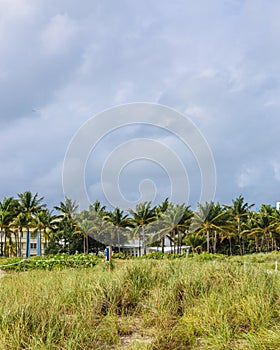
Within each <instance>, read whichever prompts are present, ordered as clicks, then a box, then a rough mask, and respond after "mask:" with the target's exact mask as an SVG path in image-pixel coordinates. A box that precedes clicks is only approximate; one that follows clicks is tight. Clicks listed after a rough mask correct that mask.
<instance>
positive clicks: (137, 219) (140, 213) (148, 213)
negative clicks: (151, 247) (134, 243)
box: [129, 202, 156, 256]
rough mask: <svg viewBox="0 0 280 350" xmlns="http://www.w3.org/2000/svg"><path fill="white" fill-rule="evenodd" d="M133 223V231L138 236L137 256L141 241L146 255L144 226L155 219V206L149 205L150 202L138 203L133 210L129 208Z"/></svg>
mask: <svg viewBox="0 0 280 350" xmlns="http://www.w3.org/2000/svg"><path fill="white" fill-rule="evenodd" d="M129 212H130V214H131V215H132V220H133V224H134V233H135V234H137V235H138V237H139V256H140V255H141V242H143V248H144V255H146V252H147V249H146V232H145V226H146V225H148V224H150V223H151V222H153V221H154V220H155V219H156V208H155V207H151V202H144V203H139V204H137V205H136V208H135V210H132V209H130V210H129Z"/></svg>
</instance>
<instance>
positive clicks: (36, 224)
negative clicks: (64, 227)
mask: <svg viewBox="0 0 280 350" xmlns="http://www.w3.org/2000/svg"><path fill="white" fill-rule="evenodd" d="M55 219H56V216H53V215H52V214H51V212H50V211H49V210H47V209H43V210H41V211H39V212H37V213H36V214H35V215H34V217H33V223H32V227H33V233H34V234H35V235H37V238H38V243H37V244H38V248H37V252H38V253H37V254H38V255H41V254H42V235H43V236H44V240H45V248H46V243H47V239H48V237H49V234H50V232H54V230H55V228H56V222H55Z"/></svg>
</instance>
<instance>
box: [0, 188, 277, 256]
mask: <svg viewBox="0 0 280 350" xmlns="http://www.w3.org/2000/svg"><path fill="white" fill-rule="evenodd" d="M0 230H1V233H0V238H1V241H0V245H1V251H0V255H2V256H18V257H20V256H22V253H23V252H21V237H22V236H23V234H24V233H25V232H30V233H31V235H32V234H34V233H37V232H40V237H42V240H43V241H44V243H45V244H46V245H48V248H47V250H46V253H47V254H56V253H67V254H75V252H80V253H81V252H84V253H89V252H95V253H97V252H98V251H100V250H103V249H104V247H105V245H107V244H110V245H113V247H114V250H115V251H119V250H120V247H121V245H122V244H124V243H126V242H127V241H128V240H129V239H132V238H138V239H139V241H140V244H141V245H142V247H143V250H144V253H145V251H146V247H147V246H149V245H151V244H153V245H155V244H156V245H157V246H158V247H159V249H160V250H161V251H162V252H164V249H165V239H166V237H168V238H169V240H170V242H171V245H172V251H171V252H172V253H181V252H182V249H181V247H182V245H190V246H191V247H192V250H193V251H194V252H202V251H206V252H208V253H222V254H228V255H237V254H239V255H244V254H247V253H252V252H270V251H274V250H277V249H279V246H280V212H279V211H278V210H276V208H274V207H272V206H270V205H262V206H261V207H260V209H259V210H258V211H257V212H256V211H254V210H253V204H248V203H246V202H245V200H244V198H243V197H241V196H240V197H238V198H236V199H235V200H233V201H232V204H231V205H221V204H220V203H214V202H210V203H207V202H206V203H204V204H201V203H199V204H198V206H197V209H196V210H192V209H191V208H190V207H189V206H187V205H185V204H174V203H170V202H169V201H168V199H166V200H165V201H164V202H163V203H162V204H161V205H158V206H154V207H153V206H152V205H151V203H150V202H146V203H140V204H138V205H136V207H135V208H134V209H131V210H129V211H128V212H127V213H125V212H124V211H122V210H120V209H119V208H115V209H114V210H113V211H110V210H107V209H106V207H105V206H102V205H101V203H100V202H99V201H96V202H95V203H93V204H92V205H90V207H89V208H88V209H87V210H82V211H80V212H78V205H77V203H76V202H75V201H73V200H71V199H69V198H65V201H64V202H60V204H59V205H58V206H55V207H54V208H53V210H52V211H51V210H50V209H48V208H47V207H46V205H45V204H44V203H43V197H41V198H40V197H39V196H38V194H35V195H33V194H32V193H31V192H30V191H26V192H24V193H22V194H19V195H18V198H13V197H10V198H4V199H3V200H2V201H1V202H0ZM3 233H4V234H3ZM3 237H4V238H3ZM40 244H41V243H40Z"/></svg>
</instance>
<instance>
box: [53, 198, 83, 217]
mask: <svg viewBox="0 0 280 350" xmlns="http://www.w3.org/2000/svg"><path fill="white" fill-rule="evenodd" d="M78 208H79V205H78V204H77V202H76V201H73V200H72V199H70V198H68V197H65V202H60V204H59V206H54V209H56V210H58V211H59V212H60V215H59V217H60V218H62V219H69V220H70V219H71V218H72V217H73V215H74V214H75V213H76V212H77V210H78Z"/></svg>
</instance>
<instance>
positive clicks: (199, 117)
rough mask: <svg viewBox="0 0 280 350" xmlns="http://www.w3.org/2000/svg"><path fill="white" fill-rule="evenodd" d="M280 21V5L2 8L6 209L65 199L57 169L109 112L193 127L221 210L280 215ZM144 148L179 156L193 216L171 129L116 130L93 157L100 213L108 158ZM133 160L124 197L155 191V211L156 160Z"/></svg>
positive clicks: (27, 0) (248, 1)
mask: <svg viewBox="0 0 280 350" xmlns="http://www.w3.org/2000/svg"><path fill="white" fill-rule="evenodd" d="M279 18H280V2H279V1H278V0H242V1H241V0H212V1H207V0H196V1H191V0H174V1H168V0H162V1H151V0H150V1H148V0H142V1H129V0H126V1H125V0H118V1H113V0H110V1H109V0H107V1H106V0H102V1H93V0H83V1H79V2H78V1H75V0H0V50H1V55H0V110H1V113H0V118H1V119H0V148H1V152H0V162H1V163H0V164H1V171H0V197H1V199H2V198H3V197H4V196H16V195H17V193H20V192H23V191H25V190H31V191H33V192H34V193H35V192H38V193H39V194H40V195H42V196H44V197H45V200H46V202H47V203H48V204H49V205H50V206H52V205H54V204H56V203H57V202H58V201H60V200H63V196H64V193H63V186H62V169H63V160H64V157H65V155H66V152H67V148H68V146H69V144H70V143H71V140H72V138H73V136H74V135H75V133H77V132H78V130H79V128H81V126H82V125H84V123H85V122H87V120H89V118H91V117H93V116H95V115H98V113H101V112H102V111H104V110H106V109H108V108H112V107H114V106H117V105H119V104H125V103H133V102H149V103H155V104H161V105H165V106H168V107H170V108H172V109H175V110H176V111H178V112H180V113H183V114H184V115H186V116H188V117H189V118H190V120H191V121H192V122H193V123H194V124H195V125H196V127H197V128H198V129H199V130H200V132H201V134H202V135H203V136H204V137H205V139H206V140H207V142H208V144H209V148H210V149H211V151H212V153H213V157H214V160H215V165H216V171H217V187H216V195H215V200H217V201H220V202H222V203H230V202H231V199H232V198H235V197H237V196H239V195H240V194H241V195H243V196H244V197H245V199H246V201H248V202H250V203H256V205H257V206H258V205H260V204H261V203H270V204H275V202H276V201H278V200H280V191H279V188H280V186H279V185H280V156H279V135H280V133H279V131H280V127H279V126H280V123H279V117H280V21H279ZM104 120H105V119H104ZM104 122H105V123H106V121H104ZM141 137H145V138H148V139H149V140H155V141H159V142H161V143H162V144H165V145H166V146H167V147H169V148H172V149H173V152H174V153H175V154H176V156H178V157H179V158H181V160H182V162H183V163H184V164H185V167H186V171H187V173H188V181H189V189H188V191H189V192H190V193H188V194H187V196H189V198H190V202H189V203H190V204H191V205H192V206H195V204H196V202H197V200H198V198H199V195H198V193H199V186H200V181H198V179H199V176H200V174H199V164H198V165H197V164H195V163H196V161H195V156H194V157H193V158H194V159H193V160H190V161H188V159H189V158H190V157H189V156H190V155H189V154H188V153H190V152H189V151H188V150H184V148H183V146H182V145H180V142H179V141H178V140H176V137H175V136H174V135H170V134H169V133H168V130H157V128H156V127H152V126H151V127H148V126H141V125H140V126H135V125H134V126H127V127H123V128H120V129H119V130H117V131H115V132H111V133H110V134H109V135H107V136H106V137H104V138H103V139H102V140H101V141H100V143H99V144H98V145H96V147H95V148H94V150H92V152H91V154H90V155H89V159H88V162H87V166H86V173H85V183H86V188H87V191H88V196H89V198H90V200H92V201H93V200H95V199H100V200H101V201H104V203H105V202H106V201H105V196H104V193H103V189H102V178H101V172H102V167H103V165H102V164H103V161H104V159H106V158H107V157H108V156H110V154H112V152H114V151H115V150H116V148H117V147H118V146H119V145H120V144H122V143H124V142H128V141H130V140H133V139H139V138H141ZM132 153H133V152H132ZM155 157H156V156H155ZM131 160H134V161H131V162H130V163H129V164H126V165H125V164H124V167H123V169H122V172H121V174H117V175H120V179H119V184H120V189H121V191H122V193H123V196H124V197H127V198H128V199H129V200H130V201H137V200H138V199H139V198H140V197H139V183H141V181H143V180H145V179H151V180H152V181H153V183H154V184H153V187H155V188H156V189H157V191H158V192H157V194H156V196H154V195H153V198H155V201H156V202H160V201H161V200H163V199H164V198H166V197H168V196H170V191H172V186H171V185H170V178H169V175H170V174H168V173H166V171H164V169H163V167H162V166H161V164H160V162H161V160H157V159H156V158H155V159H152V160H151V159H145V157H142V158H141V159H139V160H138V161H137V159H133V154H132V158H131ZM112 172H113V171H112ZM172 176H173V175H172ZM180 181H181V180H180V177H179V176H178V178H172V179H171V182H173V184H174V183H176V185H177V184H178V183H180ZM183 183H184V182H183V181H182V184H183ZM148 185H149V186H150V185H151V184H148ZM182 186H183V185H182ZM148 188H150V187H148ZM153 189H154V188H153ZM184 191H185V188H182V193H183V192H184ZM151 192H154V191H152V190H151ZM153 198H151V199H153ZM74 199H75V198H74ZM145 199H146V197H145ZM105 204H106V203H105Z"/></svg>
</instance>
